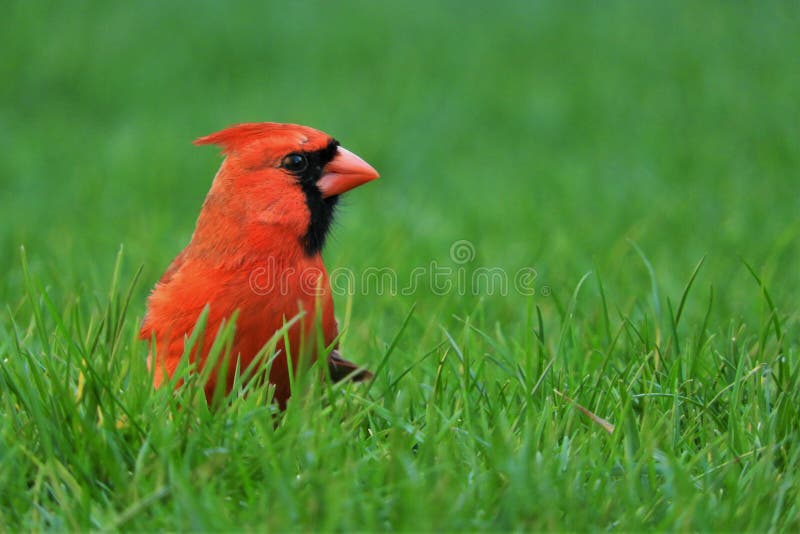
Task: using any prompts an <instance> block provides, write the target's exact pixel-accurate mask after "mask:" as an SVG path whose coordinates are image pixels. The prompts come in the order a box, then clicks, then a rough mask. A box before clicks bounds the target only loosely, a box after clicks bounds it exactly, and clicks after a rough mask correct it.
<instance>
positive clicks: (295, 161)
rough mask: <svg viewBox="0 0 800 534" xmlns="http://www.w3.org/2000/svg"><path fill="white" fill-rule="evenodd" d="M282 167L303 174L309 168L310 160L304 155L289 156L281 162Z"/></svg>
mask: <svg viewBox="0 0 800 534" xmlns="http://www.w3.org/2000/svg"><path fill="white" fill-rule="evenodd" d="M281 167H283V168H284V169H286V170H287V171H290V172H303V171H304V170H306V167H308V160H307V159H306V157H305V156H304V155H303V154H289V155H288V156H286V157H285V158H283V161H281Z"/></svg>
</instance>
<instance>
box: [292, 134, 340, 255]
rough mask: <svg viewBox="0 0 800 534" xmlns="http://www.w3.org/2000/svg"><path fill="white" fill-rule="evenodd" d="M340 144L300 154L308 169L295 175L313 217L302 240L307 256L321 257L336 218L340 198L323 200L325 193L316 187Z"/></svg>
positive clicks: (329, 144)
mask: <svg viewBox="0 0 800 534" xmlns="http://www.w3.org/2000/svg"><path fill="white" fill-rule="evenodd" d="M338 147H339V142H338V141H336V140H331V142H330V143H328V146H326V147H325V148H323V149H322V150H317V151H314V152H300V153H301V154H303V155H304V156H305V157H306V158H307V159H308V166H307V167H306V169H305V170H304V171H302V172H299V173H296V174H295V175H296V176H297V181H298V183H299V184H300V187H302V188H303V193H305V196H306V205H307V206H308V211H309V213H310V215H311V216H310V220H309V224H308V230H307V231H306V233H305V234H304V235H303V236H302V237H301V238H300V244H301V245H302V246H303V250H304V251H305V253H306V254H307V255H308V256H314V255H315V254H318V253H319V252H320V251H321V250H322V247H323V246H324V245H325V238H326V237H327V236H328V231H329V230H330V227H331V223H332V222H333V214H334V211H335V210H336V203H337V202H338V201H339V197H338V196H332V197H328V198H322V193H321V192H320V190H319V188H318V187H317V181H318V180H319V179H320V178H321V177H322V170H323V169H324V168H325V165H327V164H328V163H330V162H331V160H332V159H333V158H334V157H335V156H336V150H337V148H338Z"/></svg>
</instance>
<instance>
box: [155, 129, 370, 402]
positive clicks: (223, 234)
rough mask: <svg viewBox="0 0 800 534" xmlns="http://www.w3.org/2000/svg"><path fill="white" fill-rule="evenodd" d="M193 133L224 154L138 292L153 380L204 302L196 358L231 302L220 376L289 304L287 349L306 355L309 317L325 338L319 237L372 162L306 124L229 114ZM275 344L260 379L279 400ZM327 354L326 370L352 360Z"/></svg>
mask: <svg viewBox="0 0 800 534" xmlns="http://www.w3.org/2000/svg"><path fill="white" fill-rule="evenodd" d="M195 144H198V145H203V144H216V145H219V146H221V147H222V150H223V153H224V154H225V156H226V158H225V161H224V162H223V163H222V166H221V168H220V169H219V172H218V173H217V175H216V177H215V178H214V181H213V183H212V185H211V189H210V191H209V193H208V196H207V197H206V199H205V202H204V203H203V207H202V209H201V211H200V216H199V218H198V220H197V226H196V228H195V231H194V234H193V235H192V238H191V241H190V242H189V244H188V245H187V246H186V248H184V249H183V251H182V252H181V253H180V254H179V255H178V256H177V257H176V258H175V259H174V260H173V262H172V264H171V265H170V266H169V267H168V268H167V270H166V272H165V273H164V275H163V276H162V277H161V279H160V280H159V281H158V283H157V284H156V286H155V288H154V289H153V291H152V293H151V295H150V297H149V299H148V309H147V313H146V315H145V319H144V323H143V325H142V328H141V331H140V336H141V338H143V339H155V342H156V345H155V351H153V350H152V349H151V354H150V358H149V364H150V365H151V366H152V367H154V368H155V369H154V382H155V386H156V387H158V386H159V385H161V383H162V382H163V381H164V379H165V378H166V377H171V376H172V374H173V373H174V371H175V368H176V367H177V365H178V363H179V361H180V358H181V356H182V355H183V351H184V346H183V345H184V337H185V336H188V335H189V334H190V333H191V332H192V330H193V328H194V326H195V324H196V322H197V319H198V317H199V316H200V314H201V312H202V311H203V309H204V308H205V307H206V306H208V307H209V313H208V319H207V324H206V329H205V337H204V339H203V340H202V350H201V351H199V353H198V354H197V355H196V358H197V359H199V363H200V366H201V367H202V364H203V362H204V361H205V358H206V356H207V353H208V349H209V348H210V347H211V345H212V343H213V341H214V338H215V336H216V335H217V332H218V330H219V327H220V325H221V323H222V321H223V320H224V319H227V318H230V317H231V316H232V315H233V314H234V313H235V312H238V315H237V320H236V333H235V335H234V339H233V346H232V350H231V356H232V358H231V360H230V363H229V365H230V368H229V369H228V372H227V384H226V387H227V388H230V386H231V381H232V378H233V375H234V368H235V366H236V362H237V360H238V361H239V365H240V368H241V369H242V370H243V369H245V368H247V366H248V364H249V363H250V362H251V361H252V359H253V358H254V357H255V356H256V354H257V353H258V352H259V351H260V350H261V349H262V347H263V346H264V345H265V343H267V341H269V339H270V338H271V337H272V336H273V334H274V333H275V332H276V331H277V330H279V329H280V328H282V327H283V326H284V324H285V321H289V320H291V319H292V318H293V317H295V316H296V315H297V314H298V313H300V312H304V315H303V317H302V318H301V319H300V320H299V321H298V322H297V323H295V324H294V325H293V326H291V327H290V328H289V330H288V336H287V337H288V340H289V349H290V351H291V353H292V357H293V359H294V360H297V357H298V354H300V351H302V350H305V351H308V352H309V355H310V356H311V358H312V359H313V358H314V357H315V352H316V347H317V344H318V339H317V332H318V327H319V330H320V331H321V333H322V338H323V339H322V341H323V342H324V343H325V345H326V346H327V345H330V344H331V343H333V342H334V340H335V338H336V336H337V326H336V321H335V318H334V310H333V299H332V297H331V290H330V286H329V283H328V275H327V272H326V270H325V265H324V264H323V262H322V257H321V256H320V250H319V249H321V247H322V244H323V243H324V236H325V234H326V233H327V230H328V226H329V224H330V218H331V217H332V215H333V208H334V206H335V203H336V200H337V197H338V195H339V194H341V193H344V192H345V191H347V190H349V189H351V188H353V187H356V186H358V185H360V184H362V183H365V182H367V181H370V180H372V179H375V178H377V177H378V174H377V172H375V170H374V169H373V168H372V167H370V166H369V165H368V164H367V163H366V162H364V161H363V160H361V159H360V158H358V157H357V156H355V155H354V154H352V153H350V152H348V151H347V150H345V149H343V148H341V147H339V146H338V142H336V141H335V140H334V139H332V138H331V137H330V136H328V135H327V134H325V133H323V132H320V131H318V130H314V129H312V128H308V127H305V126H298V125H292V124H276V123H250V124H240V125H237V126H233V127H230V128H227V129H225V130H222V131H220V132H217V133H214V134H211V135H208V136H205V137H201V138H200V139H198V140H197V141H195ZM303 164H305V168H302V169H301V167H303ZM277 348H278V349H279V350H280V351H281V352H280V354H279V356H278V357H277V358H276V359H275V361H274V362H273V365H272V369H271V371H270V376H269V380H270V382H271V383H272V384H274V385H275V388H276V389H275V398H276V400H278V402H279V403H280V404H281V406H283V405H285V402H286V400H287V399H288V397H289V395H290V391H289V370H288V366H287V361H286V356H285V354H286V347H285V346H284V344H283V341H281V342H279V343H278V347H277ZM330 364H331V369H332V371H333V374H334V376H339V375H341V374H344V373H345V372H347V371H352V370H355V369H357V367H356V366H355V365H354V364H350V363H349V362H346V361H344V360H341V359H339V358H338V355H337V354H334V355H333V356H332V359H331V360H330ZM357 376H359V375H357ZM360 376H362V377H363V376H364V375H363V374H362V375H360ZM215 384H216V372H215V373H212V377H211V379H210V381H209V382H208V383H207V384H206V386H205V387H206V393H207V395H209V396H210V395H211V393H212V392H213V391H214V387H215Z"/></svg>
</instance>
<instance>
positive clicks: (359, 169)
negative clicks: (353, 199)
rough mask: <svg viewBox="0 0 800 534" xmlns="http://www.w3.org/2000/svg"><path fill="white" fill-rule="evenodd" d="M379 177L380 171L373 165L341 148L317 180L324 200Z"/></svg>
mask: <svg viewBox="0 0 800 534" xmlns="http://www.w3.org/2000/svg"><path fill="white" fill-rule="evenodd" d="M378 176H379V174H378V171H376V170H375V169H373V168H372V165H370V164H369V163H367V162H366V161H364V160H363V159H361V158H359V157H358V156H356V155H355V154H353V153H352V152H350V151H349V150H347V149H346V148H343V147H339V148H338V149H337V150H336V156H334V158H333V160H331V162H330V163H328V164H327V165H325V169H324V172H323V174H322V176H321V177H320V179H319V180H317V187H318V188H319V190H320V191H321V192H322V198H328V197H332V196H334V195H341V194H342V193H345V192H347V191H350V190H351V189H353V188H354V187H358V186H359V185H361V184H365V183H367V182H370V181H372V180H374V179H375V178H377V177H378Z"/></svg>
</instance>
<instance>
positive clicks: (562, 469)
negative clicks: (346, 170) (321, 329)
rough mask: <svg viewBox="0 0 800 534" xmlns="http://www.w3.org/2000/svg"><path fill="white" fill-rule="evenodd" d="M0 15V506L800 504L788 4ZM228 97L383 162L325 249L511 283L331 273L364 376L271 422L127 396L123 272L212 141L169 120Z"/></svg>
mask: <svg viewBox="0 0 800 534" xmlns="http://www.w3.org/2000/svg"><path fill="white" fill-rule="evenodd" d="M3 19H4V20H3V22H2V23H0V50H2V51H3V52H2V54H3V61H2V62H0V78H1V79H3V80H4V83H3V84H0V126H2V127H0V142H2V146H3V147H4V151H3V152H4V153H3V157H1V158H0V191H2V195H0V213H2V214H3V225H2V227H0V246H1V247H2V248H1V249H0V250H2V251H3V253H2V255H0V268H2V270H3V273H4V274H5V276H4V277H3V278H2V279H0V297H2V301H3V303H4V307H3V308H4V309H3V313H2V318H0V530H8V531H16V530H37V531H38V530H64V529H67V530H86V529H98V530H106V529H108V530H116V529H124V530H156V529H163V530H187V529H197V530H200V529H245V530H267V531H282V530H306V531H307V530H448V531H457V530H605V529H614V530H625V531H627V530H680V531H689V530H751V531H765V530H767V531H776V532H782V531H796V530H798V529H800V509H799V507H800V478H798V473H800V444H799V443H798V437H799V436H798V432H799V430H798V421H800V414H798V410H800V357H799V356H800V355H799V354H798V352H799V351H800V328H799V327H800V324H799V323H800V306H798V302H800V290H799V289H798V287H799V286H800V284H798V282H799V281H800V280H799V279H798V274H797V273H798V272H800V195H799V194H798V186H797V184H798V179H800V177H799V176H798V169H800V126H798V124H800V122H798V120H797V118H798V117H800V98H798V97H800V70H798V63H797V58H796V56H797V54H796V53H795V52H794V51H796V50H800V32H798V31H797V28H798V23H800V9H798V5H797V3H796V2H785V3H779V2H770V3H756V2H753V3H746V2H737V3H722V2H684V3H678V4H675V3H669V4H667V3H655V2H653V3H650V2H640V3H633V2H628V3H624V2H619V3H617V2H604V3H593V4H574V5H571V4H567V3H562V2H537V3H532V2H508V3H502V4H493V5H491V6H489V5H488V4H487V5H485V6H482V5H480V4H477V3H475V4H468V3H466V2H455V1H454V2H444V3H440V4H437V5H428V4H422V3H411V4H408V5H403V6H399V5H393V6H389V5H388V4H379V3H367V2H353V3H347V4H345V5H333V4H332V3H330V4H329V3H321V2H301V3H300V2H299V3H294V4H291V5H284V6H277V5H275V6H270V7H267V6H264V5H261V3H257V2H254V3H245V4H237V5H236V6H233V5H231V4H229V3H222V2H200V3H195V4H192V6H191V7H188V6H187V5H184V4H180V3H156V2H150V3H147V2H146V3H139V4H136V5H134V6H128V5H122V4H120V5H114V4H112V3H88V2H72V3H61V4H56V3H45V2H41V3H40V2H11V3H10V4H9V5H7V6H5V9H4V15H3ZM256 120H273V121H281V122H298V123H302V124H308V125H311V126H315V127H318V128H320V129H322V130H325V131H327V132H329V133H331V134H333V135H335V136H336V137H337V138H338V139H340V140H341V141H342V143H343V144H344V145H345V146H346V147H348V148H350V149H351V150H353V151H355V152H356V153H358V154H359V155H361V156H363V157H364V158H365V159H367V160H368V161H369V162H370V163H372V164H373V165H374V166H375V167H376V168H377V169H378V170H379V171H380V172H381V174H382V178H381V179H380V180H378V181H376V182H374V183H372V184H369V185H367V186H365V187H364V188H362V189H359V190H358V191H355V192H353V193H352V194H351V195H349V196H348V198H347V201H346V206H345V207H344V209H342V210H341V213H340V216H339V222H338V224H337V226H336V228H335V231H334V236H333V238H332V239H331V242H330V244H329V246H328V248H327V249H326V253H325V258H326V262H327V264H328V266H329V268H334V267H346V268H348V269H351V270H352V272H354V273H356V274H357V275H358V276H360V275H361V274H363V273H364V272H365V270H367V269H369V268H370V267H377V268H390V269H393V270H394V272H395V273H396V275H397V277H398V279H399V281H400V283H401V286H402V285H403V284H404V282H406V281H407V280H409V279H410V277H411V276H412V275H413V272H414V269H415V268H418V267H424V268H427V269H430V268H431V262H436V265H437V266H439V267H443V268H452V269H453V274H452V276H451V277H450V278H449V280H450V281H451V282H453V283H455V284H457V282H458V276H459V269H463V276H464V277H465V279H466V280H470V279H471V276H472V274H473V273H474V272H475V270H476V269H479V268H482V267H498V268H502V269H504V270H505V272H507V273H510V274H511V275H513V274H514V273H516V272H518V271H519V270H520V269H528V268H530V269H533V270H534V271H535V274H536V276H535V278H534V280H533V286H532V288H533V289H534V294H533V295H523V294H521V293H520V292H519V291H515V290H513V288H512V290H510V291H509V292H508V294H506V295H502V294H499V293H498V292H492V291H489V290H488V289H487V288H486V287H484V286H482V287H480V288H479V289H478V290H477V291H475V292H472V291H467V292H459V291H455V290H452V291H449V292H442V291H437V290H436V288H435V287H434V284H432V283H431V281H430V280H423V281H422V283H421V284H420V285H419V286H418V287H417V288H416V290H414V291H411V292H406V293H409V294H403V292H398V294H390V293H389V292H380V291H377V290H375V289H374V288H373V289H370V288H364V287H360V288H359V290H357V291H355V294H353V295H339V296H337V313H338V316H339V319H340V321H341V322H342V324H343V325H344V326H345V327H346V329H345V332H344V337H343V343H342V349H343V352H344V353H345V354H346V355H347V356H348V357H349V358H350V359H353V360H355V361H358V362H363V363H365V364H367V365H369V366H370V367H371V368H372V369H373V370H378V373H377V376H376V378H375V380H374V382H373V383H371V384H370V385H344V386H341V385H339V386H335V387H334V386H330V385H327V384H324V383H321V382H320V381H319V380H318V379H317V378H316V376H317V375H315V374H314V373H309V374H307V375H304V376H303V377H302V379H301V380H300V381H299V384H298V391H297V392H296V393H295V396H294V397H293V400H292V402H290V405H289V407H288V409H287V411H286V412H285V413H283V414H276V413H275V412H274V410H273V409H271V408H270V406H269V405H268V403H267V402H266V398H267V397H268V395H269V392H268V390H267V389H265V388H264V387H256V386H255V385H251V386H243V387H247V388H248V389H249V391H248V394H246V395H244V394H241V395H240V394H239V393H238V392H236V393H234V394H233V395H232V397H233V398H232V399H230V401H229V402H221V403H219V405H218V406H216V407H214V408H211V409H210V408H209V407H208V406H207V405H206V403H205V401H204V400H203V399H202V395H200V394H199V390H198V382H199V381H198V380H197V379H189V380H187V381H186V383H185V384H184V386H183V387H182V388H181V389H180V390H179V391H178V392H177V393H176V392H173V391H171V390H168V389H162V390H158V391H154V390H153V389H152V388H151V386H150V378H149V376H148V372H147V369H146V365H145V357H146V353H147V347H146V346H145V344H143V343H141V342H140V341H138V340H137V338H136V333H137V326H138V324H139V322H140V319H141V317H142V314H143V312H144V302H145V298H146V295H147V292H148V291H149V289H150V287H152V284H153V283H154V282H155V280H156V279H157V278H158V276H159V275H160V274H161V272H163V270H164V269H165V267H166V265H167V264H168V263H169V261H170V260H171V258H172V257H173V256H174V255H175V254H177V252H178V251H179V250H180V248H181V247H182V246H183V245H184V244H185V243H186V241H187V240H188V238H189V236H190V235H191V231H192V228H193V224H194V220H195V217H196V214H197V212H198V210H199V207H200V205H201V203H202V200H203V197H204V195H205V192H206V191H207V189H208V186H209V184H210V182H211V179H212V177H213V174H214V172H215V171H216V167H217V166H218V164H219V161H220V159H219V156H218V155H217V154H216V153H215V151H214V150H212V149H208V148H196V147H193V146H191V144H190V141H191V140H192V139H193V138H195V137H198V136H200V135H204V134H207V133H210V132H212V131H215V130H217V129H220V128H221V127H224V126H226V125H228V124H231V123H235V122H242V121H256ZM461 240H466V241H468V242H469V243H470V244H471V246H472V247H473V248H472V250H474V253H475V255H474V257H473V258H471V260H470V261H467V262H465V263H458V262H456V261H454V259H453V257H451V246H453V244H454V243H456V242H458V241H461ZM21 245H24V251H22V250H21V248H20V246H21ZM120 245H122V248H123V250H124V252H123V253H122V254H118V251H119V250H120ZM442 293H445V294H442ZM587 413H589V414H594V415H595V416H597V417H599V418H602V419H604V420H606V421H608V422H609V423H610V424H611V425H613V426H614V430H613V432H611V433H609V432H607V431H606V429H604V428H603V426H602V425H601V424H599V423H597V422H595V421H593V420H592V419H591V417H589V416H587Z"/></svg>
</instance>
